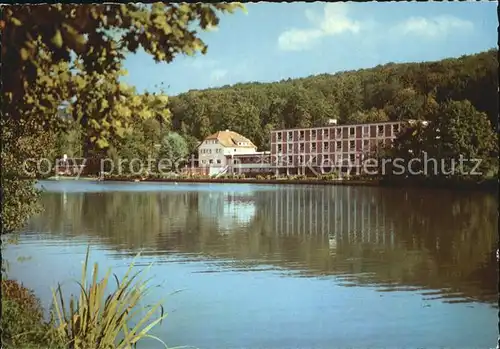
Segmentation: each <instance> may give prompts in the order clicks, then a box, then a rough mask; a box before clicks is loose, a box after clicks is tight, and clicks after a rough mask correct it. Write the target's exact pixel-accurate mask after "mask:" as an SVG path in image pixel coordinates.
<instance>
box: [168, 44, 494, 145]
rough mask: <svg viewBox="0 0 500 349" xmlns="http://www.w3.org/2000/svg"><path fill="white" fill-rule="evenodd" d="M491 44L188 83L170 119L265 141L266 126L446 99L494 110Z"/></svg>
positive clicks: (183, 127)
mask: <svg viewBox="0 0 500 349" xmlns="http://www.w3.org/2000/svg"><path fill="white" fill-rule="evenodd" d="M497 75H498V58H497V50H490V51H487V52H482V53H479V54H475V55H471V56H463V57H460V58H452V59H445V60H441V61H437V62H426V63H407V64H393V63H389V64H386V65H383V66H377V67H375V68H372V69H362V70H356V71H348V72H341V73H337V74H334V75H330V74H322V75H317V76H311V77H307V78H301V79H288V80H283V81H280V82H274V83H256V82H255V83H243V84H236V85H233V86H224V87H221V88H212V89H207V90H201V91H198V90H193V91H189V92H187V93H183V94H180V95H178V96H175V97H171V99H170V104H169V105H170V110H171V112H172V121H171V122H172V127H173V128H174V129H175V130H176V131H178V132H180V133H181V134H184V135H191V136H194V137H196V138H197V139H200V140H201V139H203V138H204V137H206V136H207V135H209V134H210V133H213V132H216V131H218V130H222V129H226V128H230V129H232V130H234V131H237V132H240V133H242V134H244V135H245V136H247V137H249V138H250V139H252V140H253V141H254V142H255V144H256V145H257V146H258V147H259V148H261V149H268V148H269V136H270V134H269V130H270V129H272V128H288V127H299V126H315V125H321V124H324V123H325V121H326V120H327V119H329V118H337V119H338V120H339V121H340V122H342V123H355V122H368V121H385V120H406V119H433V118H434V116H435V110H436V108H438V107H439V105H441V104H443V103H446V102H447V101H448V100H455V101H464V100H468V101H469V102H470V103H471V105H472V106H473V107H474V108H475V109H476V110H477V111H479V112H483V113H486V115H487V116H488V119H489V121H490V123H491V127H492V128H496V125H497V118H498V97H497V86H498V76H497Z"/></svg>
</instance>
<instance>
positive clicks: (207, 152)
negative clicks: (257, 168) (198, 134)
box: [198, 130, 257, 168]
mask: <svg viewBox="0 0 500 349" xmlns="http://www.w3.org/2000/svg"><path fill="white" fill-rule="evenodd" d="M256 152H257V147H256V146H255V144H253V143H252V141H251V140H249V139H248V138H246V137H244V136H242V135H240V134H239V133H237V132H234V131H230V130H225V131H219V132H216V133H214V134H212V135H210V136H208V137H207V138H205V139H204V140H203V142H201V144H200V145H199V147H198V161H199V163H198V164H199V166H201V167H214V168H217V167H219V168H222V167H225V166H227V165H228V159H230V158H231V157H232V156H233V155H245V154H248V155H250V154H255V153H256Z"/></svg>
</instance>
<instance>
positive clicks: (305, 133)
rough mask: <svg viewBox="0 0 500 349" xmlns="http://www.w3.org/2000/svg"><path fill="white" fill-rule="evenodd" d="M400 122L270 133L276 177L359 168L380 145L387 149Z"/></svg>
mask: <svg viewBox="0 0 500 349" xmlns="http://www.w3.org/2000/svg"><path fill="white" fill-rule="evenodd" d="M402 128H403V122H401V121H391V122H380V123H371V124H354V125H328V126H324V127H315V128H297V129H282V130H274V131H271V158H272V162H273V165H274V166H275V172H277V173H283V172H286V173H289V174H294V173H305V172H304V171H305V169H306V168H307V169H311V170H314V171H318V172H323V171H325V170H327V171H328V170H330V169H332V168H336V169H346V168H351V169H352V168H353V167H357V168H359V167H360V166H361V165H362V163H363V160H364V159H366V157H367V156H368V155H369V154H371V153H373V152H376V150H377V148H379V147H380V145H390V144H392V141H393V140H394V139H395V138H396V137H397V135H398V134H399V133H400V132H401V131H402Z"/></svg>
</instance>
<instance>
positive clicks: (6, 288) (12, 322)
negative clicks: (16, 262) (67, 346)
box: [0, 279, 64, 349]
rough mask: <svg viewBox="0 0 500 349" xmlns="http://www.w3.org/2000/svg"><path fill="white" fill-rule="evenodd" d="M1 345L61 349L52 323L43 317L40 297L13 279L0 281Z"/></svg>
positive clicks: (14, 347)
mask: <svg viewBox="0 0 500 349" xmlns="http://www.w3.org/2000/svg"><path fill="white" fill-rule="evenodd" d="M0 326H1V329H2V347H3V348H7V349H17V348H23V349H58V348H64V346H63V345H62V344H61V342H60V341H59V340H58V337H57V335H56V332H55V326H54V324H53V323H52V322H50V321H49V322H47V321H45V320H44V317H43V309H42V307H41V304H40V300H39V299H38V298H37V297H36V296H35V294H34V293H33V292H32V291H31V290H29V289H27V288H26V287H24V286H23V285H22V284H20V283H19V282H17V281H15V280H8V279H7V280H2V317H1V320H0Z"/></svg>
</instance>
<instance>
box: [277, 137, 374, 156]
mask: <svg viewBox="0 0 500 349" xmlns="http://www.w3.org/2000/svg"><path fill="white" fill-rule="evenodd" d="M342 143H343V141H336V142H335V149H331V147H330V142H323V151H330V150H332V151H334V150H338V151H341V150H342ZM361 144H362V148H363V149H368V148H369V147H370V140H368V139H364V140H363V143H361ZM277 146H278V149H277V152H278V153H281V152H282V151H283V148H284V147H283V144H278V145H277ZM287 146H288V147H287V150H288V152H289V153H292V152H293V144H288V145H287ZM317 150H318V149H317V145H316V143H310V151H311V152H315V151H317ZM349 150H356V141H349ZM299 151H300V152H304V151H305V143H300V144H299Z"/></svg>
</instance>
